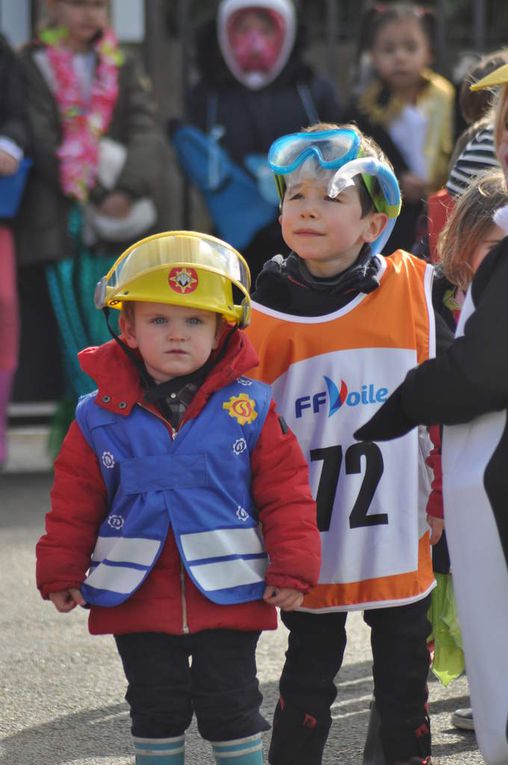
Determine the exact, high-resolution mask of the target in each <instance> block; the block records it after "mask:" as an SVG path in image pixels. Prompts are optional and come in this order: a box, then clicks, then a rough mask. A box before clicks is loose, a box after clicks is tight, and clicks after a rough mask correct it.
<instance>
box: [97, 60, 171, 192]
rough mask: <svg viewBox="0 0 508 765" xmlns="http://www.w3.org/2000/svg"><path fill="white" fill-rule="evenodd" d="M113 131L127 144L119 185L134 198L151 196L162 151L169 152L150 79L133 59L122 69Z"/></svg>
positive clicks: (114, 135) (115, 135)
mask: <svg viewBox="0 0 508 765" xmlns="http://www.w3.org/2000/svg"><path fill="white" fill-rule="evenodd" d="M120 123H121V124H120ZM110 135H111V138H114V139H117V140H121V142H122V143H123V144H124V145H125V146H126V148H127V157H126V160H125V165H124V167H123V169H122V172H121V173H120V176H119V178H118V181H117V183H116V189H117V190H121V191H125V192H126V193H128V194H130V195H131V196H132V197H133V198H139V197H143V196H152V192H153V189H152V179H153V178H156V177H157V176H158V173H159V172H160V167H161V163H162V161H163V152H165V151H166V152H168V154H169V149H168V148H167V147H166V145H165V143H164V141H163V139H162V131H161V129H160V126H159V124H158V121H157V115H156V110H155V104H154V102H153V100H152V97H151V94H150V88H149V85H148V80H147V78H146V77H145V76H144V75H143V74H142V72H141V70H140V68H139V67H138V66H137V65H136V64H135V63H134V61H133V60H131V59H128V60H127V61H126V63H125V64H124V66H123V67H122V69H121V70H120V93H119V100H118V103H117V109H116V110H115V116H114V123H112V126H111V131H110ZM164 159H165V158H164Z"/></svg>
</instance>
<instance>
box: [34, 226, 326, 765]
mask: <svg viewBox="0 0 508 765" xmlns="http://www.w3.org/2000/svg"><path fill="white" fill-rule="evenodd" d="M249 286H250V276H249V270H248V267H247V265H246V263H245V261H244V260H243V258H242V256H241V255H240V254H239V253H238V252H236V251H235V250H234V249H233V248H232V247H230V246H229V245H228V244H226V243H225V242H222V241H220V240H219V239H216V238H214V237H211V236H207V235H205V234H199V233H195V232H188V231H176V232H167V233H163V234H158V235H155V236H152V237H148V238H146V239H143V240H142V241H140V242H137V243H136V244H134V245H132V247H130V248H129V249H128V250H127V251H126V252H125V253H124V254H123V255H122V256H121V257H120V258H119V259H118V260H117V261H116V263H115V264H114V265H113V267H112V268H111V270H110V271H109V273H108V274H106V276H105V277H104V278H103V279H102V280H101V281H100V282H99V284H98V285H97V289H96V295H95V303H96V306H97V307H98V308H102V309H103V310H104V312H105V314H106V318H107V315H108V313H109V311H110V309H119V310H120V311H121V316H120V328H121V336H120V337H117V336H116V335H115V334H114V333H113V332H112V334H113V339H112V340H111V341H110V342H108V343H106V344H105V345H102V346H99V347H95V348H87V349H85V350H84V351H82V352H81V353H80V354H79V359H80V363H81V366H82V368H83V370H84V371H85V372H86V373H87V374H89V375H90V376H91V377H92V378H93V379H94V380H95V381H96V383H97V390H96V391H95V392H93V393H91V394H89V395H88V396H85V397H84V398H83V399H82V400H81V401H80V403H79V404H78V407H77V409H76V418H75V421H74V422H73V423H72V425H71V427H70V430H69V433H68V435H67V437H66V440H65V442H64V444H63V446H62V449H61V452H60V454H59V457H58V459H57V461H56V463H55V484H54V488H53V492H52V504H51V511H50V512H49V513H48V516H47V519H46V533H45V535H44V536H43V537H42V538H41V539H40V541H39V543H38V545H37V584H38V587H39V589H40V591H41V594H42V596H43V597H44V598H47V599H50V600H51V601H52V602H53V604H54V605H55V607H56V608H57V610H59V611H61V612H68V611H71V610H72V609H73V608H74V607H75V606H76V605H82V606H84V605H86V606H89V607H90V615H89V629H90V632H91V633H92V634H112V635H114V638H115V641H116V645H117V649H118V652H119V654H120V657H121V660H122V663H123V667H124V671H125V675H126V679H127V682H128V692H127V699H128V702H129V705H130V708H131V718H132V733H133V736H134V746H135V751H136V765H181V764H182V763H183V762H184V737H185V731H186V729H187V728H188V726H189V724H190V722H191V719H192V716H193V714H194V713H195V714H196V717H197V721H198V727H199V731H200V733H201V735H202V736H203V738H205V739H207V740H209V741H210V742H211V743H212V747H213V754H214V757H215V761H216V762H217V763H231V761H232V759H231V758H234V761H235V763H240V764H241V765H259V764H260V763H262V762H263V749H262V740H261V733H262V731H264V730H266V729H268V727H269V726H268V724H267V723H266V721H265V720H264V719H263V717H262V716H261V715H260V712H259V708H260V703H261V700H262V697H261V694H260V692H259V687H258V682H257V679H256V663H255V649H256V643H257V640H258V638H259V634H260V632H261V630H264V629H275V627H276V625H277V615H276V609H275V606H278V607H280V608H281V609H286V610H292V609H294V608H296V607H298V606H299V605H300V603H301V601H302V598H303V594H305V593H306V592H308V591H309V589H310V588H311V587H312V586H313V585H314V584H315V583H316V581H317V575H318V571H319V562H320V541H319V534H318V531H317V527H316V509H315V504H314V501H313V499H312V495H311V492H310V489H309V486H308V475H307V467H306V464H305V460H304V458H303V455H302V453H301V451H300V448H299V446H298V443H297V441H296V439H295V437H294V435H293V434H292V432H291V431H290V430H289V429H288V427H287V425H286V423H285V422H284V420H283V418H282V417H281V416H279V414H278V413H277V411H276V408H275V404H274V402H273V401H272V399H271V394H270V388H269V387H268V386H267V385H264V384H263V383H259V382H257V381H255V380H253V379H251V378H249V377H247V376H245V372H246V371H247V370H249V369H251V368H252V367H253V366H255V365H256V363H257V357H256V354H255V352H254V350H253V347H252V345H251V344H250V341H249V340H248V339H247V337H246V335H245V334H244V332H243V331H242V328H243V327H245V326H247V324H248V322H249V314H250V299H249ZM236 294H238V296H239V299H238V301H237V302H235V296H236ZM232 657H234V660H232ZM189 658H192V663H191V666H189Z"/></svg>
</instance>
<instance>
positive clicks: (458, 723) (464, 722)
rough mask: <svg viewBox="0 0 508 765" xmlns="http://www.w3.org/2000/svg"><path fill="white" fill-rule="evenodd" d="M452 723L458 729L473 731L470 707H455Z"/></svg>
mask: <svg viewBox="0 0 508 765" xmlns="http://www.w3.org/2000/svg"><path fill="white" fill-rule="evenodd" d="M452 725H455V727H456V728H459V729H460V730H472V731H474V720H473V710H472V709H471V708H468V709H456V710H455V712H454V713H453V714H452Z"/></svg>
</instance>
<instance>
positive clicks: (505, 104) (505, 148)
mask: <svg viewBox="0 0 508 765" xmlns="http://www.w3.org/2000/svg"><path fill="white" fill-rule="evenodd" d="M495 137H496V154H497V158H498V160H499V164H500V165H501V169H502V171H503V173H504V175H505V178H506V179H507V180H508V85H505V86H504V92H503V95H502V96H501V101H500V103H499V106H498V107H497V112H496V136H495Z"/></svg>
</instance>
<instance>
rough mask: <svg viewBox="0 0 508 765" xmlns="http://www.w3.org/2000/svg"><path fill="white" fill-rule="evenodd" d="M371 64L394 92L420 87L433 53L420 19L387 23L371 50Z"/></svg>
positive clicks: (378, 34)
mask: <svg viewBox="0 0 508 765" xmlns="http://www.w3.org/2000/svg"><path fill="white" fill-rule="evenodd" d="M371 56H372V63H373V64H374V67H375V69H376V70H377V72H378V74H379V76H380V77H381V79H382V80H383V81H384V82H385V83H386V84H387V85H388V86H389V87H390V88H391V89H392V90H393V91H395V92H397V91H401V92H403V91H405V90H409V89H411V88H414V87H415V86H417V85H418V84H419V82H420V77H421V73H422V70H423V69H424V68H425V67H426V66H428V65H429V63H430V49H429V43H428V41H427V37H426V35H425V32H424V30H423V29H422V27H421V25H420V23H419V22H418V20H417V19H403V20H400V21H390V22H387V23H386V24H385V25H384V26H382V27H381V29H380V30H379V31H378V33H377V35H376V38H375V40H374V44H373V46H372V49H371Z"/></svg>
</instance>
